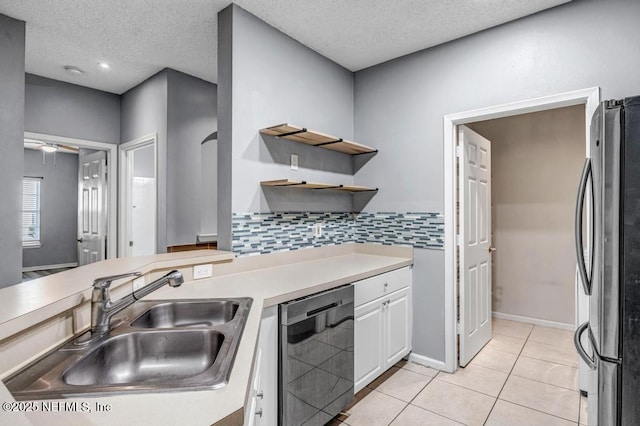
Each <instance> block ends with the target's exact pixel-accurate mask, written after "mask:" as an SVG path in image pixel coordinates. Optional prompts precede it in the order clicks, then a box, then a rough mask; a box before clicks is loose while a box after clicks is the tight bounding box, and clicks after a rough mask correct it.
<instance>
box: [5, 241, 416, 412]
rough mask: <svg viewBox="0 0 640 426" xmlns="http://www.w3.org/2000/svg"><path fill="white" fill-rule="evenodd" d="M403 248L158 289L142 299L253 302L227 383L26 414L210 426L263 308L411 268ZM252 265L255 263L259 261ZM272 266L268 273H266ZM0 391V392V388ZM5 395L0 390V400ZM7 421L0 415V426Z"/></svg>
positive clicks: (305, 258) (229, 403)
mask: <svg viewBox="0 0 640 426" xmlns="http://www.w3.org/2000/svg"><path fill="white" fill-rule="evenodd" d="M412 256H413V255H412V249H411V248H407V247H390V246H373V245H361V244H349V245H343V246H333V247H323V248H319V249H308V250H300V251H299V252H298V253H296V252H291V253H277V254H273V255H263V256H256V257H247V258H239V259H236V260H235V261H234V262H232V263H225V264H220V265H217V266H215V267H214V271H215V272H214V274H215V276H214V278H212V279H205V280H198V281H191V282H186V283H185V284H183V285H182V286H181V287H178V288H162V289H160V290H158V291H156V292H154V293H152V294H151V295H150V296H148V297H147V299H176V298H180V299H184V298H187V299H190V298H193V299H197V298H211V297H252V298H253V304H252V306H251V311H250V313H249V316H248V319H247V322H246V325H245V329H244V332H243V335H242V339H241V341H240V345H239V347H238V351H237V353H236V358H235V361H234V366H233V369H232V371H231V376H230V379H229V383H228V384H227V385H226V386H225V387H223V388H221V389H216V390H210V391H195V392H173V393H146V394H128V395H118V396H108V397H104V398H101V397H98V398H76V399H67V400H65V401H67V402H70V401H74V400H75V401H78V402H88V403H89V406H90V407H91V408H93V407H94V406H95V403H96V402H99V403H100V404H110V405H111V407H112V408H111V411H109V412H96V411H95V410H92V412H91V413H89V412H56V413H52V412H42V411H38V412H29V413H26V414H25V416H24V417H26V419H28V420H29V421H30V422H31V423H32V424H34V425H45V424H46V425H56V424H60V425H87V424H96V425H113V424H127V425H137V424H140V425H143V424H145V425H147V424H154V425H173V424H181V425H211V424H214V423H216V422H218V421H220V420H222V419H224V418H225V417H227V416H229V415H231V414H233V413H234V412H236V411H238V410H242V409H243V407H244V404H245V399H246V395H247V389H248V384H249V380H250V377H251V368H252V366H253V357H254V353H255V349H256V344H257V338H258V332H259V328H260V319H261V315H262V310H263V308H264V307H268V306H271V305H275V304H278V303H281V302H284V301H287V300H290V299H294V298H297V297H301V296H305V295H309V294H313V293H316V292H319V291H323V290H326V289H329V288H332V287H336V286H339V285H343V284H347V283H351V282H354V281H357V280H361V279H364V278H367V277H370V276H373V275H378V274H381V273H384V272H388V271H391V270H394V269H398V268H401V267H404V266H408V265H411V264H412V263H413V258H412ZM258 258H259V259H258ZM270 265H273V266H270ZM2 388H4V386H2ZM3 391H4V392H6V388H5V389H0V397H2V396H3V393H2V392H3ZM11 416H14V413H6V412H5V413H2V415H0V423H3V422H4V421H11V420H12V417H11ZM3 424H4V423H3Z"/></svg>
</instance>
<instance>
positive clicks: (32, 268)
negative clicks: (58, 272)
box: [22, 262, 78, 272]
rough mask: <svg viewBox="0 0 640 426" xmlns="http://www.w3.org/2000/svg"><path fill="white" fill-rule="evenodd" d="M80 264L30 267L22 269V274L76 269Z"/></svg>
mask: <svg viewBox="0 0 640 426" xmlns="http://www.w3.org/2000/svg"><path fill="white" fill-rule="evenodd" d="M76 266H78V263H77V262H75V263H59V264H57V265H40V266H28V267H26V268H22V272H33V271H44V270H45V269H60V268H75V267H76Z"/></svg>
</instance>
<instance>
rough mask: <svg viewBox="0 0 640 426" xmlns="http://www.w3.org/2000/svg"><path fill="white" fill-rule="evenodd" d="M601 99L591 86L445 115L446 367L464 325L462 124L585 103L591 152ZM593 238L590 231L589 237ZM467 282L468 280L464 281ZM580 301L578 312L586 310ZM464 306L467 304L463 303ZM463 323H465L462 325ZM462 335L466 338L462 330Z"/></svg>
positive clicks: (452, 365)
mask: <svg viewBox="0 0 640 426" xmlns="http://www.w3.org/2000/svg"><path fill="white" fill-rule="evenodd" d="M599 101H600V94H599V88H589V89H584V90H578V91H574V92H568V93H563V94H559V95H554V96H548V97H543V98H536V99H530V100H526V101H522V102H515V103H510V104H505V105H499V106H495V107H490V108H484V109H479V110H473V111H467V112H462V113H457V114H451V115H447V116H445V117H444V165H445V209H444V210H445V211H444V216H445V239H444V240H445V369H446V371H449V372H453V371H455V370H456V369H457V368H458V356H457V355H458V347H459V344H458V337H459V336H458V330H459V328H463V325H462V324H458V322H457V317H458V313H459V312H458V303H457V300H458V282H459V279H460V277H461V274H462V271H459V270H458V262H459V260H460V259H459V258H460V256H461V255H460V254H459V250H458V248H459V246H458V245H457V243H456V240H457V235H458V227H459V223H458V214H457V210H458V205H457V194H458V179H457V173H458V169H457V164H458V162H457V153H456V146H457V142H456V141H457V135H458V131H459V126H461V125H464V124H469V123H474V122H478V121H484V120H490V119H496V118H504V117H510V116H515V115H521V114H525V113H531V112H538V111H545V110H550V109H557V108H561V107H567V106H573V105H581V104H583V105H585V111H584V117H585V120H584V121H585V135H586V137H585V142H584V144H585V145H584V146H585V153H586V155H587V156H588V155H589V144H588V135H589V130H588V129H589V125H590V119H591V116H592V114H593V112H594V111H595V109H596V108H597V106H598V103H599ZM588 238H590V236H589V235H587V239H588ZM463 285H464V284H463ZM583 303H584V302H583V301H580V300H579V301H578V303H576V315H577V313H578V312H582V309H579V308H578V305H581V304H583ZM460 309H464V306H462V307H460ZM461 326H462V327H461ZM460 338H461V339H462V338H464V336H463V333H462V332H461V333H460Z"/></svg>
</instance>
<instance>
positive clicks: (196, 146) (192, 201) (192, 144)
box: [167, 69, 218, 245]
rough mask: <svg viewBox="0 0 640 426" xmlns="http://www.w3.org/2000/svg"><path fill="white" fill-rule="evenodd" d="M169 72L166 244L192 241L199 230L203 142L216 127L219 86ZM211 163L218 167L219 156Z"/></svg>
mask: <svg viewBox="0 0 640 426" xmlns="http://www.w3.org/2000/svg"><path fill="white" fill-rule="evenodd" d="M167 72H168V98H167V99H168V100H167V102H168V107H167V114H168V121H167V129H168V156H169V161H168V163H167V245H179V244H193V243H195V242H196V236H197V234H198V233H199V232H200V209H201V207H202V205H201V198H202V193H201V191H200V185H201V180H202V172H201V166H202V162H201V156H202V148H201V146H200V144H201V142H202V141H203V140H204V139H205V138H206V137H207V136H209V135H210V134H211V133H213V132H214V131H216V129H217V127H218V121H217V108H218V105H217V86H216V85H215V84H212V83H209V82H207V81H204V80H201V79H199V78H196V77H193V76H190V75H188V74H184V73H181V72H178V71H175V70H171V69H169V70H167ZM207 166H208V167H212V168H214V169H215V168H217V163H216V158H215V157H214V158H211V161H210V163H208V164H207Z"/></svg>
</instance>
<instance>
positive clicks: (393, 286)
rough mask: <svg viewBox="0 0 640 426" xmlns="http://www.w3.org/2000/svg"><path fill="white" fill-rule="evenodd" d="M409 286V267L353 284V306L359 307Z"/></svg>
mask: <svg viewBox="0 0 640 426" xmlns="http://www.w3.org/2000/svg"><path fill="white" fill-rule="evenodd" d="M410 284H411V270H410V269H409V267H405V268H401V269H396V270H395V271H391V272H387V273H384V274H380V275H376V276H375V277H371V278H367V279H364V280H362V281H356V282H355V283H354V297H355V303H354V305H355V306H356V307H357V306H360V305H362V304H363V303H367V302H370V301H372V300H374V299H377V298H378V297H382V296H385V295H387V294H391V293H393V292H394V291H396V290H400V289H401V288H404V287H407V286H408V285H410Z"/></svg>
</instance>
